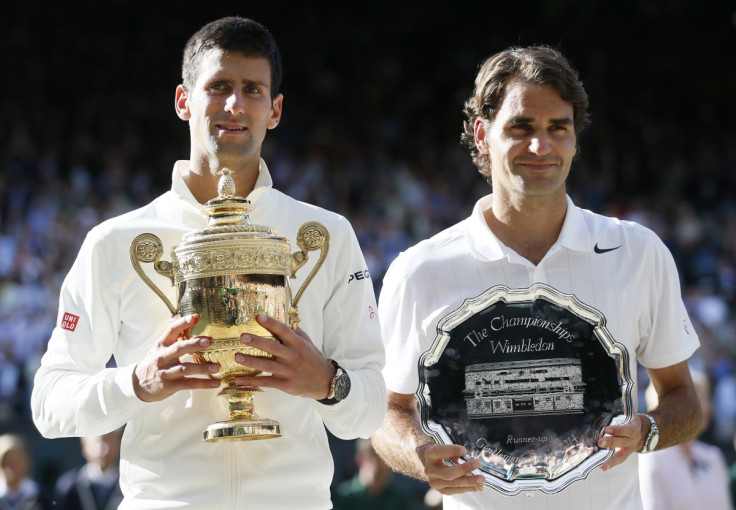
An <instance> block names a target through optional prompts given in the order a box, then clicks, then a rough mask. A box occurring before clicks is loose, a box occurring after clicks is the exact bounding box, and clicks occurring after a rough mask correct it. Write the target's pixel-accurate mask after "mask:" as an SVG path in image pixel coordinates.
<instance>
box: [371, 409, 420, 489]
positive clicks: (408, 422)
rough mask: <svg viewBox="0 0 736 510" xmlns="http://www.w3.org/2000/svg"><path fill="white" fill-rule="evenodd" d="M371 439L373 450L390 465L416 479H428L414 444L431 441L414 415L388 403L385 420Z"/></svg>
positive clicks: (416, 445) (418, 444)
mask: <svg viewBox="0 0 736 510" xmlns="http://www.w3.org/2000/svg"><path fill="white" fill-rule="evenodd" d="M371 441H372V442H373V447H374V448H375V449H376V452H377V453H378V454H379V455H380V456H381V457H382V458H383V460H384V461H386V463H387V464H388V465H389V466H391V468H392V469H394V470H395V471H397V472H399V473H401V474H404V475H407V476H410V477H412V478H416V479H418V480H423V481H426V480H427V477H426V475H425V474H424V466H423V464H422V463H421V461H420V460H419V456H418V455H417V453H416V448H417V447H418V446H421V445H423V444H427V443H432V442H433V441H432V438H430V437H429V436H427V435H426V434H425V433H424V432H423V431H422V427H421V425H420V423H419V419H418V417H417V416H414V415H412V414H410V413H408V412H407V411H406V410H405V409H404V408H402V407H398V406H395V405H391V404H390V403H389V407H388V413H387V415H386V420H385V421H384V422H383V425H381V427H380V428H379V429H378V431H377V432H376V433H375V434H374V435H373V436H372V437H371Z"/></svg>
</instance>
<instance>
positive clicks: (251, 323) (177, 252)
mask: <svg viewBox="0 0 736 510" xmlns="http://www.w3.org/2000/svg"><path fill="white" fill-rule="evenodd" d="M220 174H221V177H220V182H219V185H218V192H219V195H218V197H217V198H214V199H212V200H210V201H209V202H207V204H206V206H205V208H206V212H207V215H208V216H209V220H208V224H207V227H206V228H204V229H203V230H200V231H196V232H191V233H188V234H185V235H184V237H183V239H182V242H181V243H180V244H178V245H177V246H175V247H174V248H173V249H172V250H171V258H172V261H171V262H167V261H162V260H161V257H162V255H163V251H164V248H163V244H162V242H161V240H160V239H159V238H158V237H157V236H155V235H154V234H150V233H146V234H141V235H139V236H137V237H136V238H135V239H134V240H133V242H132V243H131V246H130V260H131V263H132V264H133V268H134V269H135V271H136V272H137V273H138V275H139V276H140V277H141V278H142V279H143V281H144V282H145V283H146V284H147V285H148V286H149V287H150V288H151V289H152V290H153V291H154V292H155V293H156V294H157V295H158V296H159V297H160V298H161V300H162V301H163V302H164V303H165V304H166V306H167V307H168V308H169V311H170V312H171V314H172V316H184V315H189V314H194V313H196V314H198V315H199V322H198V323H197V324H195V325H194V326H193V327H192V328H191V336H208V337H211V338H212V344H211V345H210V347H208V348H207V349H204V350H202V351H199V352H197V353H195V354H194V356H193V357H194V360H195V361H196V362H197V363H219V365H220V371H219V372H217V374H215V375H214V377H215V378H216V379H220V380H222V381H223V383H224V387H223V389H222V390H221V391H220V393H219V395H220V396H223V397H224V398H225V399H226V400H227V402H228V407H229V416H228V418H227V419H225V420H223V421H219V422H217V423H213V424H212V425H210V426H208V427H207V428H206V430H205V431H204V432H203V438H204V440H205V441H228V440H255V439H269V438H273V437H279V436H281V434H282V431H281V425H280V424H279V423H278V422H277V421H276V420H272V419H270V418H261V417H259V416H258V415H257V414H256V413H255V409H254V393H257V392H259V391H262V390H261V389H260V388H258V387H257V386H240V385H237V384H235V382H234V381H235V379H236V378H237V377H240V376H254V375H259V374H260V371H259V370H255V369H253V368H249V367H246V366H243V365H240V364H239V363H236V362H235V354H237V353H239V352H241V353H244V354H248V355H251V356H262V357H269V358H270V357H271V355H270V354H268V353H267V352H264V351H262V350H259V349H255V348H253V347H249V346H247V345H245V344H243V343H242V342H241V341H240V335H242V334H243V333H249V334H253V335H258V336H262V337H265V338H270V339H271V340H273V341H276V342H278V341H279V340H278V339H277V338H276V337H274V336H273V335H271V333H270V332H269V331H268V330H266V329H264V328H263V327H261V326H260V325H259V324H258V323H257V322H256V316H257V315H259V314H265V315H268V316H270V317H273V318H274V319H277V320H279V321H281V322H284V323H286V324H288V325H289V326H290V327H291V328H292V329H296V328H297V327H298V325H299V316H298V311H297V304H298V302H299V299H300V298H301V295H302V293H303V292H304V289H305V288H306V287H307V285H309V283H310V282H311V280H312V278H314V275H315V274H316V273H317V271H318V270H319V268H320V267H321V266H322V263H323V262H324V259H325V257H326V256H327V250H328V249H329V233H328V232H327V229H326V228H325V227H324V225H322V224H320V223H317V222H308V223H305V224H303V225H302V226H301V227H300V228H299V231H298V232H297V241H296V242H297V246H298V247H299V251H297V252H295V253H293V254H292V253H291V246H290V244H289V240H288V239H286V238H284V237H279V236H278V235H276V232H275V231H274V230H273V229H271V228H269V227H264V226H260V225H252V224H251V223H250V220H249V219H248V213H249V212H250V210H251V209H252V206H251V204H250V202H249V201H248V200H246V199H244V198H242V197H238V196H234V193H235V185H234V182H233V180H232V177H231V176H230V171H229V170H228V169H223V170H222V172H221V173H220ZM314 250H320V257H319V259H318V260H317V263H316V264H315V266H314V268H313V269H312V271H311V272H310V273H309V275H308V276H307V278H306V280H305V281H304V284H303V285H302V287H301V288H300V289H299V292H298V293H297V295H296V296H295V297H294V299H292V298H291V289H290V286H289V278H294V277H295V275H296V272H297V270H298V269H299V268H301V267H302V266H303V265H304V264H306V262H307V260H308V252H309V251H314ZM141 263H152V264H153V266H154V269H155V270H156V272H157V273H158V274H160V275H162V276H166V277H167V278H169V280H170V281H171V283H172V285H174V286H175V287H176V289H177V296H178V298H177V306H173V305H172V304H171V302H170V301H169V299H168V298H167V297H166V295H165V294H164V293H163V292H162V291H161V289H159V288H158V286H156V284H155V283H153V281H152V280H151V279H150V278H149V277H148V275H147V274H146V273H145V272H144V271H143V268H142V267H141Z"/></svg>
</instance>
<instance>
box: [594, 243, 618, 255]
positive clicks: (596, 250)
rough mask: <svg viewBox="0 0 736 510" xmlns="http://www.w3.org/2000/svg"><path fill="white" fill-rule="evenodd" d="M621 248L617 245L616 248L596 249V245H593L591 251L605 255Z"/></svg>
mask: <svg viewBox="0 0 736 510" xmlns="http://www.w3.org/2000/svg"><path fill="white" fill-rule="evenodd" d="M621 246H623V245H621V244H619V245H618V246H616V247H614V248H598V243H595V246H594V247H593V251H594V252H596V253H606V252H608V251H613V250H618V249H619V248H621Z"/></svg>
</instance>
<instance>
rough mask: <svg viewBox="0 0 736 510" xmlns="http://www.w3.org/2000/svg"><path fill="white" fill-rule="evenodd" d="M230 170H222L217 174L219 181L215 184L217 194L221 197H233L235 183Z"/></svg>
mask: <svg viewBox="0 0 736 510" xmlns="http://www.w3.org/2000/svg"><path fill="white" fill-rule="evenodd" d="M232 173H233V172H232V170H230V169H229V168H223V169H222V170H220V171H219V172H218V175H219V176H220V180H219V182H218V183H217V193H218V195H219V196H221V197H232V196H235V181H234V180H233V176H232Z"/></svg>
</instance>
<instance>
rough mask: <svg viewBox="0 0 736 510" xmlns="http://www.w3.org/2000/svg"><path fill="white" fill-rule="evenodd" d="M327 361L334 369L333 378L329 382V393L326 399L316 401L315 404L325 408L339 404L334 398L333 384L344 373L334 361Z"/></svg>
mask: <svg viewBox="0 0 736 510" xmlns="http://www.w3.org/2000/svg"><path fill="white" fill-rule="evenodd" d="M327 361H329V362H330V363H332V365H333V366H334V367H335V376H334V377H333V378H332V380H331V381H330V391H329V392H328V393H327V397H326V398H322V399H320V400H317V402H319V403H320V404H324V405H326V406H334V405H335V404H337V403H338V402H339V400H337V399H336V398H335V383H336V382H337V378H338V377H340V375H342V374H343V373H344V371H343V369H342V367H340V365H338V364H337V361H335V360H334V359H328V360H327Z"/></svg>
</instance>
